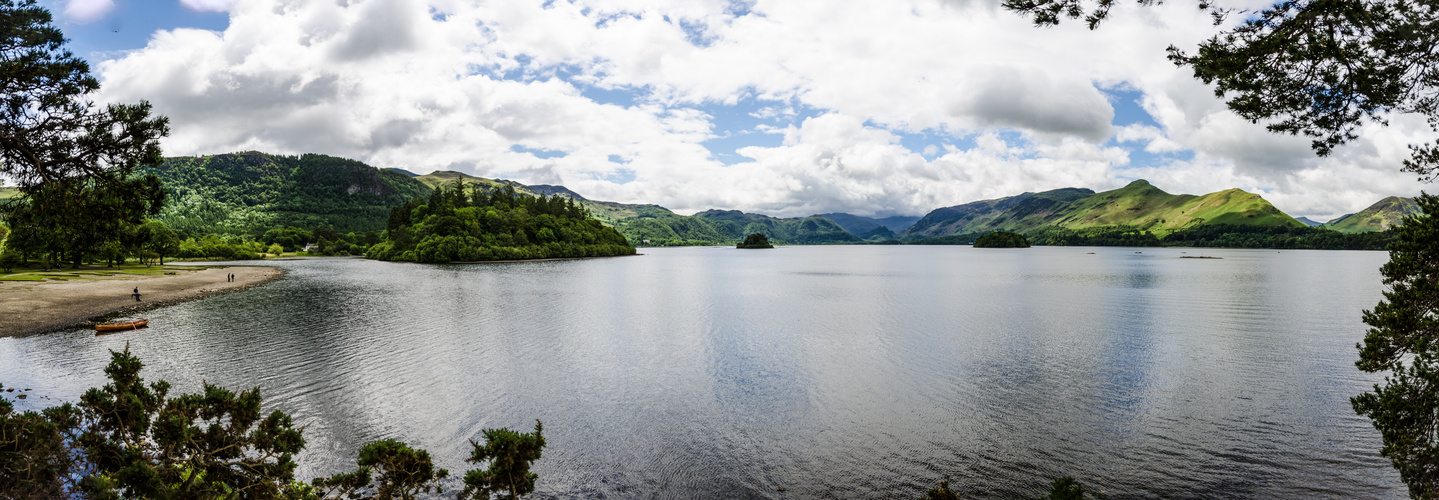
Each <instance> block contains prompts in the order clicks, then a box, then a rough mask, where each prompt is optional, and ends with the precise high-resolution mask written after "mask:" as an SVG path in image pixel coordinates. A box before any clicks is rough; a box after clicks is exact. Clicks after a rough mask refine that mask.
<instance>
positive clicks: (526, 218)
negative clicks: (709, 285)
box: [366, 182, 635, 262]
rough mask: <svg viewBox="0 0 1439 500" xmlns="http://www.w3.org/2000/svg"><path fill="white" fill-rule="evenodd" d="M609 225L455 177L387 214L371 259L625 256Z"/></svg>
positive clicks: (567, 203)
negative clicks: (386, 227) (448, 183)
mask: <svg viewBox="0 0 1439 500" xmlns="http://www.w3.org/2000/svg"><path fill="white" fill-rule="evenodd" d="M634 253H635V247H633V246H630V244H629V243H628V242H626V241H625V237H624V236H623V235H621V234H620V233H619V232H618V231H615V230H614V228H611V227H607V226H605V225H603V224H601V223H600V221H598V220H595V219H594V218H591V217H590V216H589V214H588V213H587V212H586V211H585V209H584V208H583V207H581V206H580V205H579V204H577V203H575V202H574V201H573V200H571V199H569V198H566V197H563V196H527V195H523V194H517V193H515V190H514V189H513V188H511V187H508V186H507V187H505V188H503V189H498V190H492V191H491V190H486V189H485V188H483V187H466V186H464V185H462V184H460V183H459V182H455V183H453V184H450V185H448V186H441V187H439V188H437V189H435V191H434V193H433V194H431V195H430V197H429V198H428V199H426V198H416V199H414V200H411V201H410V202H409V203H406V204H404V205H401V206H398V207H395V209H394V210H392V211H391V212H390V221H389V229H388V230H387V231H386V232H385V239H384V241H382V242H380V243H379V244H377V245H375V246H373V247H370V250H369V251H368V252H367V253H366V255H367V256H369V257H370V258H373V259H380V260H404V261H415V262H456V261H483V260H519V259H549V258H570V257H607V256H614V255H633V254H634Z"/></svg>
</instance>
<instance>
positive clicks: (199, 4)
mask: <svg viewBox="0 0 1439 500" xmlns="http://www.w3.org/2000/svg"><path fill="white" fill-rule="evenodd" d="M180 5H184V6H185V7H186V8H188V9H190V10H195V11H200V12H228V11H229V10H230V9H231V8H233V7H234V6H235V0H180Z"/></svg>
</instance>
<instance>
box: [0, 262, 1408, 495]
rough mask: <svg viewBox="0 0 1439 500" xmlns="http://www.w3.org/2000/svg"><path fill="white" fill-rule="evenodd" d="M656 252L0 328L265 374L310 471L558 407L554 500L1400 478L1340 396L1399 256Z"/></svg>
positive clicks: (78, 383)
mask: <svg viewBox="0 0 1439 500" xmlns="http://www.w3.org/2000/svg"><path fill="white" fill-rule="evenodd" d="M643 251H644V253H645V254H646V255H643V256H637V257H625V258H615V259H599V260H585V261H563V262H535V263H515V264H479V265H420V264H395V263H382V262H372V261H366V260H360V259H315V260H291V261H275V262H272V263H270V264H272V265H278V266H280V267H283V268H285V269H286V270H287V271H288V274H286V275H285V277H284V278H282V279H281V280H279V281H277V282H274V283H272V284H270V285H267V286H264V287H260V288H256V289H252V290H249V291H245V292H240V293H234V294H229V295H224V296H220V297H213V298H209V299H205V300H200V301H195V302H189V303H185V304H182V305H178V306H174V307H167V308H163V309H158V310H155V311H152V312H150V313H149V314H148V316H149V317H150V318H151V325H152V326H151V327H150V328H149V329H147V330H145V331H142V332H134V333H122V334H117V335H109V336H105V337H95V336H94V335H93V333H92V332H89V331H73V332H60V333H53V334H48V335H41V336H34V337H27V338H0V383H4V384H5V385H6V386H19V387H22V388H23V387H29V388H32V389H33V391H32V394H35V396H32V398H31V399H29V400H26V401H20V402H19V403H20V404H19V406H20V407H22V408H35V407H39V406H48V405H51V404H54V403H55V402H56V401H60V400H67V401H73V400H76V399H77V398H78V396H79V394H80V393H81V392H83V391H84V389H85V388H88V387H92V386H97V385H101V384H103V383H104V377H103V374H102V373H101V368H102V367H103V366H104V364H105V363H106V361H107V360H108V356H109V354H108V351H109V350H110V349H120V348H123V347H124V346H125V344H126V343H127V342H128V343H129V345H130V349H131V351H133V352H135V353H137V354H138V355H139V356H140V358H141V359H142V360H143V361H145V362H146V363H147V368H146V371H145V373H144V375H145V376H146V377H147V378H149V379H151V380H154V379H160V378H163V379H166V380H169V381H171V382H172V383H174V384H175V385H176V386H177V390H182V391H186V392H189V391H194V390H196V389H197V388H198V387H199V385H200V383H201V381H202V380H208V381H210V382H214V383H219V384H222V385H225V386H229V387H235V388H243V387H250V386H255V385H259V386H261V387H262V388H263V389H262V390H263V394H264V396H265V401H266V405H267V406H268V407H270V408H277V409H282V410H284V411H287V412H289V413H291V414H292V415H294V416H295V418H296V421H297V422H298V423H301V424H303V425H305V426H306V428H305V436H306V438H307V439H308V440H309V443H310V445H309V447H308V449H307V451H306V452H305V454H304V455H302V456H301V457H300V463H301V471H300V474H301V477H305V478H308V477H313V476H316V475H320V474H329V473H333V472H337V471H340V470H342V469H346V468H353V460H354V456H355V451H356V450H357V449H358V448H359V446H360V445H361V444H363V443H365V442H368V441H371V440H375V439H382V438H396V439H400V440H404V441H407V442H410V443H412V444H416V445H419V446H422V447H424V448H427V449H429V450H430V451H431V452H432V453H434V454H435V455H436V457H437V459H438V460H437V461H438V462H439V463H441V464H442V465H444V466H446V467H448V468H449V469H451V471H452V472H454V471H463V470H465V469H466V468H467V464H465V463H463V459H464V458H465V457H466V456H467V455H468V451H469V444H468V443H467V440H468V439H470V438H475V437H477V436H479V434H480V430H481V429H483V428H487V427H511V428H517V429H524V430H528V429H530V428H531V427H533V425H534V420H535V419H541V420H543V421H544V423H545V431H546V439H547V442H548V446H547V448H546V449H545V452H544V458H543V459H541V460H540V461H539V462H538V464H537V472H538V473H539V475H540V482H539V490H540V491H539V494H538V495H536V496H537V497H540V498H634V497H640V498H894V497H896V496H898V497H913V496H917V495H918V494H919V493H920V492H921V491H922V490H924V489H927V488H929V487H931V486H933V485H934V484H936V483H938V481H939V480H940V479H946V478H947V479H949V480H950V482H951V484H954V485H956V486H958V487H959V488H958V489H960V490H961V491H962V492H964V493H966V494H969V495H973V496H980V497H1013V496H1021V495H1022V496H1034V495H1037V494H1039V493H1041V492H1043V491H1044V490H1045V488H1046V486H1047V484H1048V482H1049V481H1050V480H1051V479H1053V478H1055V477H1058V476H1060V475H1066V474H1068V475H1073V476H1076V477H1078V478H1080V479H1081V481H1083V482H1084V483H1085V484H1087V485H1089V486H1091V487H1095V488H1097V489H1100V490H1105V491H1108V492H1110V493H1111V495H1112V496H1113V497H1116V498H1130V497H1160V496H1162V497H1173V498H1216V497H1218V498H1276V497H1280V498H1297V497H1329V498H1402V497H1404V491H1403V490H1402V488H1401V487H1400V486H1399V480H1398V476H1397V474H1396V473H1394V472H1393V470H1392V469H1391V468H1390V466H1389V464H1388V462H1387V461H1386V460H1384V459H1383V458H1382V457H1379V456H1378V453H1377V450H1378V448H1379V437H1378V433H1377V432H1376V431H1374V430H1373V428H1372V427H1370V425H1369V422H1368V421H1367V420H1365V419H1362V418H1360V417H1357V416H1355V415H1354V413H1353V411H1352V410H1351V409H1350V407H1349V397H1350V396H1353V395H1355V394H1358V393H1360V392H1361V391H1363V390H1364V389H1365V388H1367V387H1368V386H1370V385H1371V384H1373V383H1374V382H1375V381H1377V380H1378V379H1377V377H1373V376H1369V375H1366V374H1362V373H1360V372H1359V371H1357V370H1356V369H1355V368H1354V365H1353V362H1354V360H1355V359H1356V357H1357V352H1356V350H1355V348H1354V344H1355V342H1358V341H1359V340H1360V339H1361V338H1362V337H1363V330H1364V325H1363V324H1362V323H1361V322H1360V319H1359V318H1360V311H1361V310H1362V309H1365V308H1372V307H1373V306H1374V304H1375V303H1376V302H1377V301H1378V300H1379V299H1380V298H1381V295H1380V293H1381V291H1382V290H1383V288H1382V284H1381V282H1380V276H1379V273H1378V268H1379V266H1380V265H1382V264H1383V263H1384V262H1385V261H1386V260H1387V255H1386V254H1385V253H1383V252H1339V251H1285V252H1283V253H1279V252H1275V251H1273V250H1254V251H1250V250H1196V249H1124V248H1033V249H1028V250H987V249H974V248H970V247H913V246H907V247H886V246H824V247H784V248H779V249H775V250H768V251H742V250H735V249H729V248H676V249H645V250H643ZM1140 251H1142V252H1143V253H1138V252H1140ZM1088 252H1094V253H1093V254H1090V253H1088ZM1181 252H1188V255H1199V254H1203V255H1212V256H1218V257H1223V259H1202V260H1201V259H1180V258H1179V257H1180V255H1181ZM172 392H175V391H172ZM780 488H784V490H785V491H783V492H781V491H779V489H780Z"/></svg>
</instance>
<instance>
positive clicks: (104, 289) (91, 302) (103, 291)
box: [0, 267, 282, 337]
mask: <svg viewBox="0 0 1439 500" xmlns="http://www.w3.org/2000/svg"><path fill="white" fill-rule="evenodd" d="M178 273H179V274H174V275H160V276H133V275H130V276H110V277H102V278H96V279H82V280H71V281H63V282H25V281H6V282H0V337H13V336H19V335H30V334H34V333H41V332H48V331H51V330H59V329H62V328H67V327H72V326H77V325H87V324H88V323H89V322H90V321H91V320H92V319H94V318H96V317H98V316H105V315H109V314H113V313H126V314H128V313H131V312H140V311H144V310H147V309H153V308H156V307H161V306H166V305H170V304H175V303H178V302H183V301H186V300H194V299H198V298H201V297H209V296H211V295H217V294H221V293H227V292H234V291H238V290H243V289H246V288H250V287H253V286H257V285H261V284H264V283H265V282H268V281H270V280H273V279H275V278H278V277H280V274H282V273H281V271H280V270H279V269H276V268H273V267H228V268H211V269H202V270H196V271H178ZM232 273H233V274H234V275H235V281H233V282H230V281H226V275H228V274H232ZM137 287H138V288H139V289H140V302H135V299H134V297H131V296H130V293H131V292H132V291H133V290H134V289H135V288H137Z"/></svg>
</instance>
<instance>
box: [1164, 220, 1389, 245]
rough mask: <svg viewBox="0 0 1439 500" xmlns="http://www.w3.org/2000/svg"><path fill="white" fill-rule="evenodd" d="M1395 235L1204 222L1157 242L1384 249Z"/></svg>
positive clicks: (1316, 228)
mask: <svg viewBox="0 0 1439 500" xmlns="http://www.w3.org/2000/svg"><path fill="white" fill-rule="evenodd" d="M1395 234H1396V233H1395V232H1394V231H1383V232H1367V233H1351V234H1344V233H1341V232H1339V231H1334V230H1331V229H1327V228H1324V227H1285V226H1280V227H1262V226H1240V225H1229V224H1207V225H1203V226H1196V227H1193V228H1189V229H1185V230H1183V231H1179V232H1175V233H1170V234H1169V235H1167V236H1165V237H1164V238H1162V239H1161V240H1160V243H1161V244H1163V245H1164V246H1186V247H1217V248H1279V249H1315V250H1383V249H1385V248H1387V247H1388V246H1389V243H1390V242H1391V241H1394V238H1395ZM1136 246H1137V245H1136Z"/></svg>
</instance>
